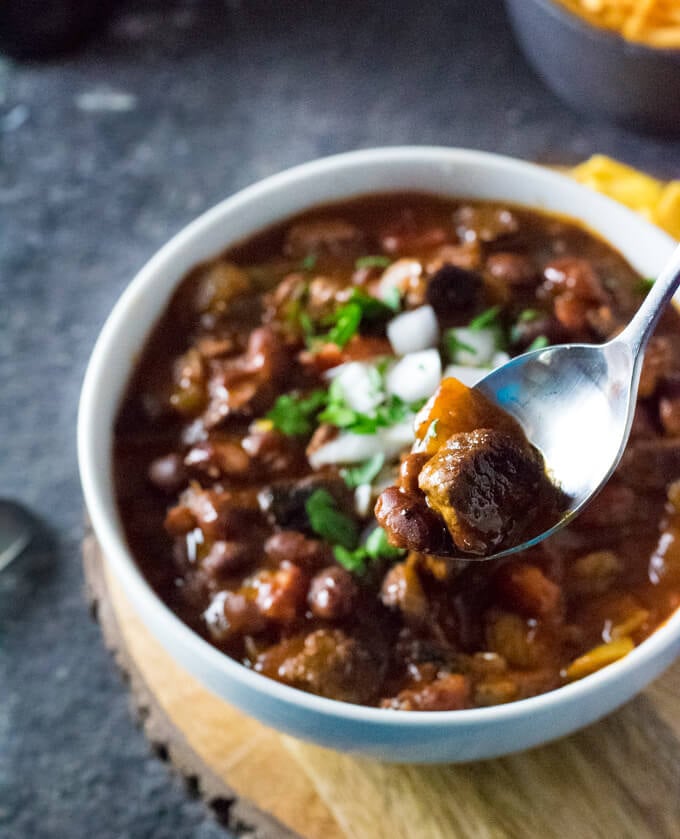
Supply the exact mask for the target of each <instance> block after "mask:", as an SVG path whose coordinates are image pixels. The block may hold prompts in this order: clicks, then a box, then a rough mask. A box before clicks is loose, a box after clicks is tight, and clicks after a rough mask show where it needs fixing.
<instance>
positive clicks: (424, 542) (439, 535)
mask: <svg viewBox="0 0 680 839" xmlns="http://www.w3.org/2000/svg"><path fill="white" fill-rule="evenodd" d="M375 517H376V519H377V521H378V524H379V525H380V526H381V527H382V528H384V530H386V531H387V535H388V537H389V541H390V544H392V545H394V546H395V547H398V548H408V549H409V550H423V551H424V552H426V553H434V554H441V555H443V556H447V555H450V554H451V551H452V544H451V537H450V535H449V533H448V531H447V530H446V527H445V526H444V524H443V523H442V521H441V520H440V519H439V517H438V516H437V515H436V513H434V512H432V510H430V508H429V507H428V506H427V504H426V503H425V500H424V498H423V496H422V495H418V494H416V493H414V492H404V491H403V490H400V489H398V488H397V487H388V488H387V489H386V490H384V491H383V492H381V493H380V495H379V496H378V501H377V502H376V505H375Z"/></svg>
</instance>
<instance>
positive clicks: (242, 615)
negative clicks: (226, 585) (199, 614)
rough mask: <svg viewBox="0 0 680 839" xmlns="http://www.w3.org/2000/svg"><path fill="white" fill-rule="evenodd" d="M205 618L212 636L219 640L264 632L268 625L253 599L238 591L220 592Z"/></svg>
mask: <svg viewBox="0 0 680 839" xmlns="http://www.w3.org/2000/svg"><path fill="white" fill-rule="evenodd" d="M203 618H204V620H205V622H206V625H207V627H208V631H209V632H210V634H211V636H212V637H213V638H214V639H215V640H216V641H219V642H224V641H228V640H231V639H232V638H233V637H234V636H236V635H253V634H256V633H258V632H262V630H263V629H264V628H265V627H266V625H267V622H266V620H265V619H264V617H263V616H262V614H261V613H260V611H259V609H258V608H257V606H256V604H255V603H254V602H253V600H252V599H251V598H249V597H248V596H246V595H245V594H243V593H241V592H238V591H220V592H218V593H217V594H216V595H215V597H214V598H213V599H212V601H211V603H210V605H209V606H208V608H207V609H206V610H205V612H204V613H203Z"/></svg>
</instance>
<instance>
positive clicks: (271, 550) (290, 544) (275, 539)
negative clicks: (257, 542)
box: [264, 530, 331, 568]
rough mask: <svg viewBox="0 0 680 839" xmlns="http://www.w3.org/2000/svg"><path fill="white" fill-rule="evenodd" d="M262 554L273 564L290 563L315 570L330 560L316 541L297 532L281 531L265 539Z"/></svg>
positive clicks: (328, 554)
mask: <svg viewBox="0 0 680 839" xmlns="http://www.w3.org/2000/svg"><path fill="white" fill-rule="evenodd" d="M264 552H265V553H266V554H267V556H268V557H269V558H270V559H271V560H272V561H273V562H275V563H277V564H281V563H282V562H286V561H289V562H292V563H294V564H295V565H299V566H300V567H302V568H315V567H318V566H319V564H320V563H322V562H328V561H329V560H330V559H331V556H330V552H329V549H328V547H327V546H326V545H324V543H323V542H320V541H319V540H318V539H309V538H307V536H305V535H304V533H300V532H298V531H297V530H281V531H279V532H278V533H274V534H273V535H272V536H270V537H269V539H267V541H266V542H265V545H264Z"/></svg>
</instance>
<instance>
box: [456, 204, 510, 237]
mask: <svg viewBox="0 0 680 839" xmlns="http://www.w3.org/2000/svg"><path fill="white" fill-rule="evenodd" d="M454 223H455V225H456V233H457V234H458V236H459V237H460V240H461V241H462V242H475V241H479V242H495V241H497V240H498V239H503V238H505V237H506V236H511V235H512V234H514V233H517V231H518V230H519V220H518V218H517V216H516V215H515V214H514V213H513V212H511V211H510V210H508V209H506V208H505V207H493V206H484V205H480V206H467V205H466V206H463V207H459V208H458V210H456V212H455V213H454Z"/></svg>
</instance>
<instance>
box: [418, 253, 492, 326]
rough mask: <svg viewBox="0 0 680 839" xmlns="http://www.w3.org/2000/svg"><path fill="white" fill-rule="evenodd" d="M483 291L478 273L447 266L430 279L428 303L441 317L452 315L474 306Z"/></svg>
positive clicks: (455, 266)
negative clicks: (459, 310)
mask: <svg viewBox="0 0 680 839" xmlns="http://www.w3.org/2000/svg"><path fill="white" fill-rule="evenodd" d="M481 290H482V278H481V277H480V275H479V274H478V273H477V272H476V271H467V270H466V269H465V268H459V267H458V266H457V265H450V264H446V265H442V267H441V268H440V269H439V270H438V271H437V272H436V273H435V274H433V276H432V277H431V278H430V282H429V283H428V286H427V302H428V303H429V304H430V306H432V308H433V309H434V310H435V312H436V313H437V315H439V316H440V317H441V316H446V315H451V314H455V312H456V311H457V310H458V309H467V308H469V307H471V306H473V305H474V304H475V303H476V302H477V300H478V299H479V296H480V293H481Z"/></svg>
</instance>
